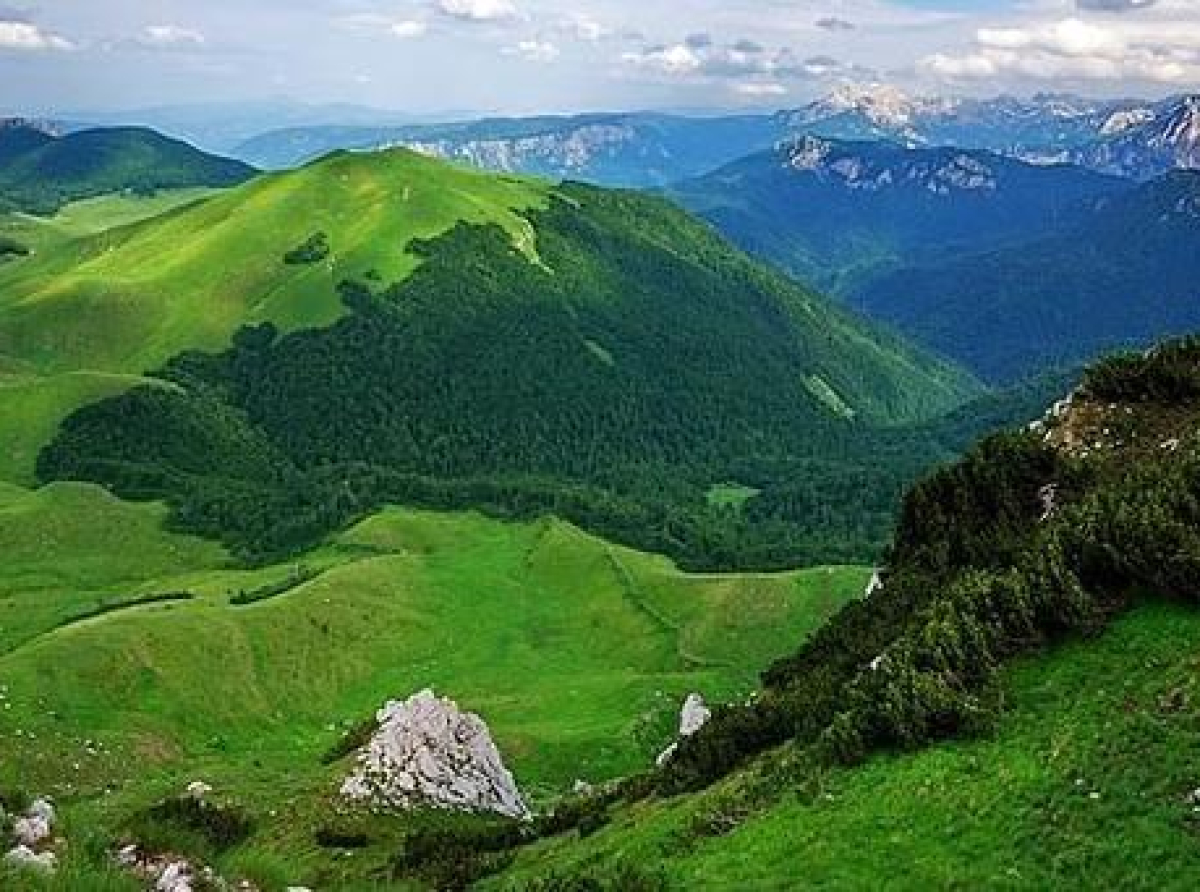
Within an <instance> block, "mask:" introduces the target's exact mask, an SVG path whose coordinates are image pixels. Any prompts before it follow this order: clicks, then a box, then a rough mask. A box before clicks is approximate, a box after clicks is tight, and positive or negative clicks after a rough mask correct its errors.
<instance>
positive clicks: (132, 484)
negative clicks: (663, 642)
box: [0, 150, 978, 567]
mask: <svg viewBox="0 0 1200 892" xmlns="http://www.w3.org/2000/svg"><path fill="white" fill-rule="evenodd" d="M460 220H461V221H466V222H463V223H461V224H460V222H459V221H460ZM183 233H202V235H200V236H199V237H195V238H192V239H191V240H190V241H188V242H187V248H186V250H184V251H182V252H180V251H179V250H178V249H177V248H175V247H174V246H177V245H178V244H179V243H180V238H181V236H182V234H183ZM406 244H407V245H408V248H407V249H405V247H404V246H405V245H406ZM172 249H173V250H172ZM81 259H82V262H80V261H81ZM23 264H25V262H19V263H17V264H13V265H10V268H11V269H12V272H11V275H12V277H13V278H12V279H10V280H9V281H12V282H13V283H14V286H13V287H12V288H11V289H9V290H7V292H6V293H9V294H12V295H13V298H14V299H11V300H10V301H9V303H8V305H7V306H5V307H3V308H0V351H2V352H3V353H5V354H7V355H8V357H9V360H8V361H9V362H10V363H11V364H13V365H17V366H22V367H27V368H30V369H32V370H33V374H34V378H33V379H32V383H30V384H28V385H27V387H28V388H32V390H31V391H30V392H31V393H41V392H42V391H44V390H45V389H47V388H49V389H50V390H54V388H55V387H57V386H58V385H59V383H61V382H62V381H63V380H64V376H72V377H71V379H70V380H71V381H72V382H74V381H75V380H76V379H75V377H73V376H77V375H78V374H80V373H83V374H84V375H98V374H99V375H104V376H112V375H137V374H149V375H150V377H151V380H147V382H146V383H145V384H144V386H137V387H134V388H133V389H131V390H128V391H127V392H125V393H123V394H122V395H120V396H118V397H116V398H113V399H109V400H103V401H101V402H98V403H95V404H93V405H87V406H86V407H83V408H81V409H80V411H78V412H75V413H74V414H71V415H70V417H69V418H67V420H66V423H65V425H64V426H63V427H62V429H61V431H60V432H59V434H58V435H57V437H55V439H54V441H53V443H51V445H50V446H49V447H48V448H47V449H46V450H45V451H44V452H43V453H42V455H41V459H40V462H39V464H38V469H37V470H38V475H39V478H40V479H41V480H42V481H50V480H58V479H71V480H89V481H93V482H98V483H104V484H105V485H108V486H110V487H112V488H113V489H114V491H116V492H118V493H120V494H123V495H127V496H130V497H135V498H156V499H158V498H161V499H165V500H167V501H168V502H170V503H171V504H172V505H173V506H175V508H176V510H177V522H178V523H181V524H183V525H184V526H185V527H186V528H187V529H191V530H196V531H202V532H205V533H208V534H211V535H216V536H219V537H221V538H222V539H223V540H224V541H226V542H227V543H228V544H229V545H231V546H232V547H234V548H236V549H237V550H239V552H241V553H243V554H246V555H254V556H258V557H264V556H268V555H273V554H279V553H282V552H285V551H287V550H289V549H293V548H297V547H302V546H307V545H310V544H312V543H314V542H316V541H318V540H319V539H320V538H321V537H322V536H324V535H325V534H327V533H329V532H331V531H333V530H335V529H337V528H339V527H340V526H342V525H344V524H346V523H348V522H350V521H352V520H353V519H355V518H358V517H361V516H363V515H364V514H366V513H368V512H370V511H371V510H373V509H374V508H376V507H378V506H379V505H380V504H382V503H384V502H386V501H398V502H406V503H417V504H425V505H431V506H442V507H460V506H482V507H487V508H489V509H490V510H493V511H498V512H502V513H505V514H516V515H518V516H528V515H530V514H532V513H537V512H541V511H553V512H556V513H559V514H560V515H562V516H565V517H567V518H569V519H571V520H574V521H575V522H577V523H580V524H582V525H584V526H585V527H588V528H590V529H593V530H599V531H601V532H603V533H605V534H607V535H611V536H614V537H616V538H618V539H620V540H622V541H625V542H630V543H634V544H638V545H640V546H644V547H651V548H654V549H656V550H660V551H664V552H667V553H670V554H673V555H675V556H677V557H679V558H680V559H682V560H685V561H687V562H688V563H689V564H691V565H695V566H726V567H729V566H746V565H757V566H785V565H789V564H793V565H794V564H795V563H796V562H809V561H811V560H812V559H814V558H815V557H816V556H817V555H818V554H821V555H822V556H823V557H824V558H825V559H827V560H828V559H830V558H831V557H832V558H836V559H849V558H852V557H856V556H865V555H867V554H869V553H870V552H871V550H872V549H874V548H877V547H878V546H879V545H880V544H881V543H882V541H883V537H884V536H885V535H886V529H887V524H888V520H887V518H888V517H889V516H890V511H891V500H892V498H894V492H895V491H896V490H897V489H898V488H899V487H900V486H901V485H902V484H903V481H904V480H906V479H909V478H910V477H911V476H912V475H913V474H915V473H917V469H919V468H920V467H921V466H923V464H924V463H925V462H928V461H929V460H930V458H931V454H930V451H929V448H928V446H927V444H912V443H910V442H909V441H908V440H907V439H906V438H905V437H904V436H902V435H900V434H898V433H894V432H892V431H891V430H890V427H891V426H893V425H896V424H898V423H901V422H907V421H916V420H922V419H926V418H929V417H931V416H933V415H935V414H938V413H939V412H941V411H943V410H946V409H949V408H952V407H954V406H956V405H958V404H959V403H960V402H961V401H962V400H963V399H965V398H966V397H968V396H971V395H973V394H975V393H977V392H978V388H977V387H976V385H974V383H973V382H972V381H971V380H970V379H969V378H968V377H966V376H964V375H963V374H961V373H960V372H958V371H957V370H955V369H953V368H951V367H949V366H946V365H944V364H942V363H939V362H937V361H935V360H931V359H929V358H928V357H925V356H922V355H920V354H919V353H916V352H914V351H912V350H911V349H910V348H909V347H907V346H906V345H904V344H903V343H901V342H900V341H898V340H896V339H895V338H893V337H891V336H890V335H887V334H884V333H882V332H880V331H876V330H874V329H873V328H872V327H870V326H869V325H867V324H865V323H863V322H862V321H860V320H858V319H856V318H855V317H853V316H851V315H849V314H847V313H846V312H844V311H842V310H839V309H836V308H834V307H833V306H831V305H829V304H828V303H826V302H825V301H823V300H822V299H821V298H819V297H817V296H816V295H814V294H812V293H811V292H808V291H806V290H804V289H802V288H800V287H799V286H797V285H795V284H793V283H792V282H791V281H790V280H788V279H786V278H784V277H782V276H780V275H778V274H775V273H773V272H771V271H770V270H769V269H767V268H765V267H763V266H761V265H759V264H757V263H755V262H753V261H751V260H750V259H749V258H747V257H745V256H744V255H742V254H740V253H738V252H737V251H735V250H734V249H732V248H731V247H730V246H729V245H728V244H726V243H725V242H724V241H722V240H721V239H720V238H718V237H717V236H716V235H715V234H714V233H712V232H711V230H709V229H708V228H707V227H706V226H703V225H702V224H700V223H698V222H696V221H694V220H692V219H691V218H689V217H688V216H686V215H685V214H683V213H681V212H680V211H678V210H676V209H675V208H674V207H672V206H671V205H669V204H668V203H666V202H664V201H661V200H658V199H654V198H649V197H646V196H642V195H637V194H634V193H622V192H607V191H604V190H601V189H597V188H593V187H586V186H580V185H564V186H559V187H552V186H550V185H549V184H546V183H541V182H537V181H529V180H520V179H513V178H506V177H497V176H489V175H484V174H480V173H475V172H471V171H467V170H461V169H458V168H453V167H448V166H445V165H444V164H442V163H440V162H436V161H432V160H430V159H427V158H423V157H421V156H418V155H415V154H412V153H410V152H407V151H403V150H398V151H393V152H389V153H384V154H379V155H369V156H367V155H348V154H343V155H336V156H332V157H330V158H328V159H325V160H323V161H321V162H318V163H316V164H314V165H312V166H310V167H307V168H305V169H302V170H300V171H298V172H295V173H288V174H281V175H277V176H274V177H268V178H265V179H263V180H258V181H255V182H253V183H251V184H248V185H247V186H245V187H242V188H241V189H239V190H235V191H234V192H230V193H227V194H225V195H222V196H219V197H217V198H215V199H212V200H210V201H208V202H205V203H202V204H198V205H195V206H192V207H188V208H184V209H181V210H179V211H176V212H174V213H172V214H170V215H168V216H167V217H165V218H163V219H160V220H152V221H149V222H146V223H142V224H138V225H135V226H133V227H130V228H128V229H122V230H118V231H116V232H113V233H108V234H104V235H102V236H100V237H97V238H95V239H92V240H90V241H85V242H82V243H79V244H73V245H71V246H70V247H69V248H68V249H66V250H64V251H62V252H57V253H56V254H55V255H54V256H41V257H38V258H34V259H33V260H31V261H29V262H28V263H27V264H25V265H23ZM214 268H220V269H222V270H223V275H222V276H220V277H216V278H214V277H212V276H211V275H210V271H211V270H212V269H214ZM7 275H9V274H7V273H6V276H7ZM124 282H129V283H131V285H132V288H131V290H130V291H129V292H128V293H126V292H124V291H123V289H122V287H121V286H122V284H123V283H124ZM339 282H340V283H341V286H340V295H339V289H338V288H335V284H336V283H339ZM98 284H99V285H100V286H101V287H102V289H103V290H102V291H100V292H99V293H98V292H97V291H96V290H95V289H96V287H97V285H98ZM178 294H186V295H187V298H186V299H178V298H177V297H176V295H178ZM243 326H249V327H243ZM101 328H103V329H106V330H105V331H101ZM239 329H241V330H240V331H239ZM235 332H237V334H236V336H234V335H235ZM231 336H234V337H233V339H232V343H230V340H229V339H230V338H231ZM197 348H202V349H203V350H204V351H205V352H197ZM22 364H23V365H22ZM95 383H96V384H97V388H98V390H99V391H100V393H99V394H98V395H103V388H106V387H111V377H104V378H102V379H99V380H97V381H96V382H95ZM54 393H55V395H56V398H57V396H59V395H60V394H59V392H58V391H54ZM28 398H29V399H30V400H32V401H33V402H34V404H35V406H38V405H45V404H46V403H47V402H51V403H54V405H53V407H52V408H53V411H54V412H55V413H56V415H55V417H57V418H61V417H63V415H65V414H66V413H64V412H61V411H59V410H60V409H61V408H63V407H64V404H66V406H67V407H69V408H75V407H78V406H81V405H83V404H84V403H85V402H88V400H85V399H78V398H77V391H76V390H71V391H70V393H68V394H67V395H66V396H65V397H62V398H61V399H60V400H59V401H58V402H55V401H54V400H46V401H42V399H41V397H40V396H37V395H33V396H29V397H28ZM29 429H30V428H28V427H27V426H24V425H23V426H22V428H21V430H22V431H27V430H29ZM13 436H14V437H15V436H17V435H16V434H14V435H13ZM884 452H887V453H894V454H896V460H895V461H880V455H881V454H883V453H884ZM24 454H25V455H28V452H25V453H24ZM865 479H876V480H879V481H880V483H881V485H880V486H879V487H876V488H873V489H872V493H874V495H872V497H871V498H868V499H866V500H863V501H862V502H860V503H859V504H858V506H857V507H855V508H854V510H852V511H849V512H846V511H843V510H842V509H841V508H836V507H834V506H837V505H838V504H839V503H840V501H841V500H842V498H843V496H842V494H843V493H845V492H849V491H855V490H858V489H861V488H862V487H863V481H864V480H865ZM729 483H737V484H740V485H743V486H745V487H748V488H751V489H754V490H759V491H761V494H760V496H759V497H758V498H755V499H752V500H751V503H750V505H749V506H747V508H746V510H745V511H744V512H741V511H736V510H728V509H726V508H724V507H722V506H721V505H719V504H710V499H709V494H710V492H711V491H713V489H714V487H717V486H718V485H720V484H729ZM717 501H720V500H719V499H718V500H717ZM825 546H828V548H826V547H825Z"/></svg>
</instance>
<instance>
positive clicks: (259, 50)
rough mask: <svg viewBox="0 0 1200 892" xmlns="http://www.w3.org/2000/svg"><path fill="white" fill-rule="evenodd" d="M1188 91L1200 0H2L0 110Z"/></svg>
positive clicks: (787, 101) (418, 106) (548, 104)
mask: <svg viewBox="0 0 1200 892" xmlns="http://www.w3.org/2000/svg"><path fill="white" fill-rule="evenodd" d="M845 82H858V83H861V82H890V83H895V84H897V85H899V86H901V87H904V88H906V89H909V90H915V91H923V92H929V93H947V92H953V93H967V94H990V93H998V92H1001V91H1012V92H1018V93H1028V92H1033V91H1038V90H1073V91H1078V92H1084V93H1089V94H1093V95H1117V94H1121V95H1130V94H1143V95H1153V94H1158V95H1161V94H1166V93H1172V92H1179V91H1183V90H1200V0H1023V2H1013V0H52V2H51V0H42V2H39V0H0V111H8V112H18V111H26V110H53V109H73V110H85V109H104V108H107V109H114V108H131V107H137V106H146V105H156V104H176V103H186V102H201V101H233V100H246V99H254V98H262V97H267V96H287V97H291V98H294V99H299V100H304V101H311V102H352V103H359V104H365V105H373V106H378V107H384V108H393V109H399V110H405V111H410V112H414V113H433V114H436V113H438V112H440V111H445V110H467V109H469V110H472V111H476V112H487V113H530V112H538V111H568V110H579V109H599V108H655V107H675V108H678V107H688V108H700V107H712V108H729V107H734V106H751V107H752V106H787V105H791V104H795V103H798V102H801V101H803V100H805V99H807V98H810V97H812V96H814V95H817V94H821V93H824V92H827V91H828V90H829V89H831V88H832V87H834V86H836V85H837V84H839V83H845Z"/></svg>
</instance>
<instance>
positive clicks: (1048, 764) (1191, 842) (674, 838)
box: [485, 603, 1200, 890]
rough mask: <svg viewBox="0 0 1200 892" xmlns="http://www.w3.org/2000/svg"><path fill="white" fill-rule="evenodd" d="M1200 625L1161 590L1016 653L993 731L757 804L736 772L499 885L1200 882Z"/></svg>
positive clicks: (533, 857) (532, 863)
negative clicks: (1078, 630)
mask: <svg viewBox="0 0 1200 892" xmlns="http://www.w3.org/2000/svg"><path fill="white" fill-rule="evenodd" d="M1198 642H1200V615H1197V614H1196V612H1195V611H1194V610H1192V609H1190V608H1188V607H1185V606H1174V605H1167V604H1162V603H1151V604H1147V605H1145V606H1143V607H1141V608H1139V609H1137V610H1135V611H1134V612H1133V613H1131V614H1130V615H1129V616H1127V617H1126V618H1124V619H1122V620H1120V621H1119V622H1117V623H1116V624H1115V625H1114V626H1113V627H1112V628H1111V629H1110V630H1109V631H1107V632H1106V633H1104V635H1103V636H1102V637H1100V638H1099V639H1097V640H1090V641H1079V642H1076V643H1074V644H1071V645H1068V646H1064V647H1062V648H1059V649H1056V650H1054V651H1053V652H1052V653H1049V654H1047V655H1044V656H1040V657H1035V658H1030V659H1026V660H1023V661H1021V662H1020V663H1019V664H1017V665H1016V666H1015V667H1014V668H1012V669H1011V670H1009V671H1008V672H1007V673H1006V676H1005V692H1006V697H1007V700H1008V711H1007V712H1006V714H1005V715H1004V717H1003V719H1002V721H1001V724H1000V727H999V730H998V732H997V733H996V734H995V736H994V737H992V738H989V739H984V740H978V741H962V742H953V743H944V744H939V745H936V746H932V747H930V748H928V749H927V750H923V751H921V752H919V753H914V754H908V755H893V756H884V757H879V758H875V759H873V760H871V761H870V762H869V763H868V764H867V765H865V766H863V767H861V768H854V769H839V770H831V771H828V772H826V773H825V774H823V775H821V776H819V780H818V781H817V782H815V783H814V781H813V780H812V779H806V780H805V782H804V783H803V784H802V785H801V786H800V788H798V789H797V788H795V787H792V786H791V785H789V784H788V783H787V780H786V773H784V775H782V776H781V777H779V778H778V779H776V780H775V781H774V783H773V785H772V788H773V789H774V790H775V791H776V792H775V793H774V794H773V795H770V796H768V800H769V801H768V803H767V804H766V805H760V806H757V807H756V806H753V805H750V806H749V807H747V803H748V802H751V801H753V800H754V797H753V796H747V792H746V791H747V790H748V789H749V788H750V787H748V786H747V781H748V778H749V776H750V775H749V774H743V775H741V776H735V777H733V778H732V779H730V780H728V781H726V782H724V783H723V784H721V785H718V787H716V788H714V789H713V790H712V791H710V792H708V793H705V794H703V795H701V796H698V797H692V798H686V799H679V800H673V801H670V802H668V803H660V804H651V805H643V806H639V807H637V808H635V809H633V810H630V811H628V812H625V813H624V814H623V815H622V816H621V817H620V818H619V819H618V820H617V821H615V822H614V823H613V824H612V825H611V826H609V827H608V828H605V829H604V830H602V831H600V832H598V833H597V834H595V835H594V836H592V837H589V838H587V839H585V840H582V841H581V840H578V839H570V840H567V839H565V838H564V839H563V840H560V841H557V842H554V843H551V844H548V845H543V846H542V847H540V848H536V849H533V850H529V851H526V852H524V853H522V854H521V855H519V856H518V862H517V865H516V866H515V867H514V868H513V870H512V871H511V872H510V873H509V874H508V875H507V876H506V877H505V878H504V879H503V880H495V881H492V882H491V883H488V884H485V885H486V886H488V887H489V888H491V887H505V888H512V889H527V888H531V887H532V881H533V878H534V877H540V878H545V877H546V876H548V875H549V876H555V877H557V878H558V879H559V880H560V881H561V880H563V879H565V878H566V877H570V876H580V875H582V876H601V877H603V876H610V875H614V873H615V872H616V871H615V870H614V865H618V864H626V865H628V864H632V865H634V866H635V867H636V868H638V869H639V870H641V869H645V870H646V872H647V873H649V874H651V875H653V876H654V877H655V879H658V880H662V881H663V882H664V886H663V887H664V888H672V889H675V888H677V889H694V888H715V889H756V890H758V889H762V890H773V889H793V888H818V889H856V890H857V889H879V888H888V889H912V890H923V889H1054V888H1066V887H1068V886H1069V887H1072V888H1084V889H1117V888H1119V889H1156V890H1158V889H1163V890H1174V889H1180V890H1182V889H1194V888H1196V885H1197V883H1200V850H1198V849H1197V846H1196V826H1197V825H1196V821H1197V816H1196V813H1195V811H1194V805H1193V803H1192V802H1191V801H1189V798H1188V797H1189V795H1190V794H1191V792H1192V790H1194V789H1195V788H1196V787H1197V786H1200V780H1198V777H1197V762H1196V746H1195V741H1196V732H1197V721H1198V720H1197V713H1196V709H1195V702H1196V698H1197V696H1200V664H1198V662H1197V660H1198V657H1200V644H1198ZM768 776H770V772H768ZM758 786H759V787H760V788H761V786H762V785H761V782H759V783H758ZM715 828H719V829H715ZM537 888H552V887H537ZM572 888H574V887H572Z"/></svg>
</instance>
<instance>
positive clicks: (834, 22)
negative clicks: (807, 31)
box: [813, 15, 855, 31]
mask: <svg viewBox="0 0 1200 892" xmlns="http://www.w3.org/2000/svg"><path fill="white" fill-rule="evenodd" d="M813 24H814V25H816V26H817V27H818V28H823V29H825V30H826V31H853V30H854V28H855V25H854V22H848V21H846V20H845V19H839V18H838V17H837V16H832V15H831V16H825V17H824V18H821V19H817V20H816V21H815V22H813Z"/></svg>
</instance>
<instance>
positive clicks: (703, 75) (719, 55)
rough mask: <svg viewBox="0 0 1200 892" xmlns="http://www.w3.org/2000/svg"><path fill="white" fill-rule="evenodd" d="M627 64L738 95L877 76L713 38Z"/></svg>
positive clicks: (653, 51)
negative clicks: (789, 84) (720, 85)
mask: <svg viewBox="0 0 1200 892" xmlns="http://www.w3.org/2000/svg"><path fill="white" fill-rule="evenodd" d="M622 60H623V61H624V62H625V63H626V64H627V65H630V66H633V67H636V68H640V69H643V70H645V71H650V72H653V73H656V74H659V75H663V76H668V77H673V78H678V79H691V80H694V81H716V82H720V81H726V82H729V85H730V87H731V88H732V89H734V90H735V91H736V90H738V88H739V87H748V88H749V89H750V90H755V89H761V88H763V85H764V84H778V83H779V82H781V81H787V80H793V81H812V80H821V79H831V78H842V77H852V78H856V79H859V80H861V79H864V78H873V77H875V76H876V73H875V72H873V71H870V70H868V69H866V68H863V67H861V66H858V65H853V64H847V63H844V62H840V61H838V60H837V59H833V58H830V57H829V56H813V57H809V58H801V57H800V56H798V55H797V54H796V52H795V51H794V50H792V49H791V48H790V47H779V48H775V49H772V48H768V47H766V46H763V45H762V44H761V43H758V42H756V41H754V40H748V39H742V40H737V41H734V42H733V43H718V42H716V41H714V40H713V39H712V38H711V37H710V36H709V35H707V34H705V35H693V36H692V37H690V38H688V39H687V40H686V41H684V42H683V43H677V44H672V45H669V46H652V47H648V48H644V49H641V50H639V51H636V52H627V53H625V54H624V56H622ZM768 89H769V88H768ZM746 95H750V94H746ZM760 95H761V94H760Z"/></svg>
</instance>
